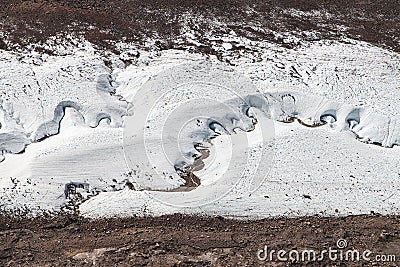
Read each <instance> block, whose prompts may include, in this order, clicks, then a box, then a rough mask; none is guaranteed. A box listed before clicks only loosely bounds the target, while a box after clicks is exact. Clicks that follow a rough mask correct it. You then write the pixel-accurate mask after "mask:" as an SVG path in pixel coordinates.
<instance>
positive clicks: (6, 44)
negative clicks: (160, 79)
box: [0, 0, 400, 54]
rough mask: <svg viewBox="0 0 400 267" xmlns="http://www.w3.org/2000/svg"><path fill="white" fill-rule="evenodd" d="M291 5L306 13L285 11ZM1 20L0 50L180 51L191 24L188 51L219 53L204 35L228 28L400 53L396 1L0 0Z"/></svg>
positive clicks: (257, 36) (268, 37)
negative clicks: (64, 40)
mask: <svg viewBox="0 0 400 267" xmlns="http://www.w3.org/2000/svg"><path fill="white" fill-rule="evenodd" d="M292 9H296V10H300V11H306V12H308V13H307V14H305V15H304V14H303V15H301V14H300V15H299V14H296V13H293V12H287V11H290V10H292ZM217 22H218V23H217ZM0 26H1V28H0V32H3V33H5V35H6V36H7V38H3V39H4V40H1V38H0V49H1V48H8V49H12V48H13V45H15V44H17V45H19V46H22V47H23V46H25V45H27V44H29V43H43V42H45V41H46V40H47V38H48V37H49V36H54V35H56V34H64V33H74V34H78V35H83V36H84V37H85V38H86V39H87V40H89V41H90V42H92V43H93V44H96V45H98V46H99V47H103V48H104V47H106V48H108V49H113V43H114V42H115V41H122V40H125V41H128V42H135V43H136V44H140V43H142V42H144V41H145V40H146V39H147V38H149V37H151V38H153V39H156V40H157V41H156V43H155V46H156V47H158V49H167V48H177V49H182V47H183V46H182V43H179V42H178V40H179V37H180V36H181V35H182V33H183V32H185V31H187V30H188V29H191V30H193V31H194V32H195V35H196V38H197V40H198V41H200V42H201V43H203V44H204V45H203V46H200V47H194V46H193V49H194V50H197V51H201V52H205V53H211V54H218V52H217V51H214V49H213V48H212V47H211V46H210V45H209V44H210V41H209V40H208V38H207V37H208V36H209V35H213V36H221V35H223V34H227V33H229V32H230V31H231V30H234V31H235V32H236V34H237V35H238V36H243V37H247V38H250V39H253V40H254V39H255V40H260V39H262V40H268V41H271V42H276V43H280V44H282V45H284V46H286V47H293V46H295V45H296V43H286V42H284V41H283V40H282V38H277V37H276V36H275V35H274V34H272V31H275V32H290V33H291V34H292V35H294V36H297V37H298V38H300V39H301V40H308V41H314V40H320V39H337V38H339V37H351V38H354V39H358V40H364V41H367V42H371V43H373V44H376V45H381V46H385V47H390V48H392V49H393V50H395V51H400V39H399V37H400V3H399V1H397V0H376V1H371V0H355V1H347V0H335V1H328V0H322V1H321V0H300V1H294V0H269V1H265V0H230V1H223V0H216V1H215V0H205V1H194V0H168V1H163V0H155V1H138V0H124V1H122V0H107V1H99V0H85V1H82V0H35V1H26V0H2V1H0ZM304 31H307V32H314V33H315V35H312V36H307V35H304ZM0 37H1V35H0ZM187 46H191V44H189V43H186V44H184V47H187ZM241 48H242V49H246V48H244V47H241Z"/></svg>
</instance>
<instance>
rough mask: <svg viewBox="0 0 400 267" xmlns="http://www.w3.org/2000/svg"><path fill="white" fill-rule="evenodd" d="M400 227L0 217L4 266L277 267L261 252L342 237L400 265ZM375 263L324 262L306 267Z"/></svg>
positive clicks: (320, 221) (344, 221)
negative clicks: (393, 258)
mask: <svg viewBox="0 0 400 267" xmlns="http://www.w3.org/2000/svg"><path fill="white" fill-rule="evenodd" d="M399 222H400V218H399V217H382V216H352V217H346V218H318V217H309V218H300V219H288V218H275V219H265V220H260V221H236V220H229V219H223V218H220V217H188V216H182V215H172V216H163V217H156V218H129V219H115V218H114V219H107V220H106V219H103V220H86V219H83V218H80V217H75V216H58V217H55V218H36V219H27V218H12V217H8V216H2V217H0V266H46V265H48V266H91V265H93V263H95V265H96V266H117V265H118V266H144V265H149V266H259V265H275V266H276V265H278V266H279V264H281V265H284V263H279V262H263V261H259V260H258V259H257V251H258V250H259V249H262V248H263V247H264V246H265V245H268V247H270V248H271V249H275V250H279V249H284V250H287V251H289V250H291V249H297V250H300V251H301V250H304V249H314V250H316V251H317V250H322V249H327V248H328V247H330V246H331V247H334V248H336V242H337V240H338V239H340V238H343V239H345V240H346V241H347V242H348V248H349V249H350V248H352V249H357V250H359V251H363V250H365V249H369V250H371V251H372V252H373V255H376V254H378V253H379V254H384V255H396V256H398V259H400V224H399ZM80 253H81V254H80ZM372 257H374V256H371V258H372ZM303 264H304V265H305V263H290V264H288V263H286V265H294V266H300V265H303ZM371 264H373V263H372V262H365V261H361V262H352V263H351V262H350V263H349V262H345V261H343V262H340V261H329V260H328V259H326V260H324V261H323V262H322V263H321V262H308V264H307V266H321V265H329V266H361V265H365V266H370V265H371ZM375 264H376V265H377V266H395V265H396V263H394V262H391V263H385V264H383V263H377V262H375Z"/></svg>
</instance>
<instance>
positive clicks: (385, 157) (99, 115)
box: [0, 39, 400, 217]
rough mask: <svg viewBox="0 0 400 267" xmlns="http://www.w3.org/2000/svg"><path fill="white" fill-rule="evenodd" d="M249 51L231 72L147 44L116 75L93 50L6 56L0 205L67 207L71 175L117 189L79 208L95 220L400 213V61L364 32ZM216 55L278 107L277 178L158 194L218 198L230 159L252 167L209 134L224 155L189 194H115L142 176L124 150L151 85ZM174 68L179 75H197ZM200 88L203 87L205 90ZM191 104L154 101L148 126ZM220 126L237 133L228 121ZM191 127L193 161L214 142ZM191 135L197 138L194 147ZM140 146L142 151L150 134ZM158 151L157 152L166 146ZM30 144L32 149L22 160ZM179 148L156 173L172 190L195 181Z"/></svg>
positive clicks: (272, 114)
mask: <svg viewBox="0 0 400 267" xmlns="http://www.w3.org/2000/svg"><path fill="white" fill-rule="evenodd" d="M245 45H249V46H250V45H251V46H254V49H255V50H257V51H258V52H257V53H256V54H257V55H256V56H255V54H244V55H242V56H240V57H237V56H235V54H234V53H232V54H230V53H228V52H227V54H226V58H227V59H229V62H230V63H231V65H230V66H226V65H225V64H223V63H221V62H219V61H218V60H217V59H215V58H213V57H211V58H209V57H205V56H202V55H197V54H189V53H186V52H183V51H174V50H167V51H163V52H157V53H156V52H144V51H141V52H140V57H139V59H138V60H137V61H136V62H135V64H133V65H131V66H129V67H127V68H122V67H116V66H119V65H118V64H114V69H113V70H111V69H109V68H108V67H106V66H105V64H104V62H103V59H102V56H100V55H99V54H97V53H96V51H95V50H93V49H91V48H90V47H89V48H88V47H86V48H85V49H82V50H77V51H75V52H74V53H72V54H71V55H67V56H63V57H60V56H59V57H51V56H43V55H35V54H32V55H20V54H14V53H10V52H4V51H0V53H1V56H0V69H1V72H0V86H1V87H0V88H1V95H0V123H1V128H0V150H1V151H3V154H4V158H5V159H4V161H3V162H2V163H0V201H1V202H0V203H1V205H2V208H5V209H15V208H24V207H26V208H28V209H29V210H32V211H35V210H39V209H44V210H53V209H54V210H57V209H59V208H60V207H61V206H62V205H63V204H65V202H66V200H65V197H64V185H65V184H66V183H68V182H88V183H89V184H90V185H91V187H93V188H99V189H101V190H107V191H109V192H104V193H100V194H99V195H97V196H94V197H92V198H90V199H89V200H87V201H86V202H84V203H83V204H82V205H81V206H80V211H81V213H82V214H83V215H85V216H95V217H98V216H130V215H134V214H136V215H146V214H152V215H158V214H168V213H174V212H184V213H205V214H221V215H224V216H234V217H265V216H277V215H287V216H299V215H312V214H324V215H334V214H340V215H346V214H360V213H369V212H370V211H375V212H380V213H384V214H392V213H399V211H398V206H397V205H396V203H398V202H399V200H400V199H399V197H400V196H399V195H398V190H399V187H398V180H399V179H400V168H399V167H398V166H400V165H399V164H400V154H399V152H400V150H399V147H398V145H399V144H400V121H398V119H397V118H398V114H399V111H400V105H399V104H400V55H399V54H397V53H394V52H390V51H387V50H384V49H382V48H378V47H374V46H372V45H369V44H367V43H362V42H356V41H353V40H347V42H342V43H339V42H333V41H324V42H322V41H321V42H316V43H310V44H304V45H303V46H301V47H300V48H298V49H295V50H289V49H284V48H281V47H277V46H275V45H272V44H268V43H252V42H248V43H245ZM231 47H232V46H231V45H230V40H229V39H226V40H224V43H223V48H224V49H226V50H227V51H230V50H231V49H230V48H231ZM204 61H208V62H212V63H213V64H214V65H217V66H218V65H221V66H222V67H221V68H230V69H232V70H234V71H235V72H237V73H239V74H240V75H243V77H246V78H247V79H249V81H250V82H251V83H253V85H252V86H251V89H249V87H246V89H244V90H243V91H242V92H241V93H243V94H244V96H245V97H246V96H247V97H248V98H246V100H247V101H248V102H249V103H253V104H254V105H255V106H257V105H258V107H260V105H259V103H262V108H261V109H264V110H268V112H267V114H268V116H269V118H272V119H273V121H275V125H274V128H275V130H274V139H273V143H274V153H273V155H274V156H273V159H272V158H270V157H267V158H265V161H268V162H270V163H271V164H267V165H265V166H266V167H265V168H266V169H265V173H263V174H264V175H265V177H266V178H265V180H264V181H263V183H262V184H261V186H260V188H259V189H258V190H257V191H255V192H253V193H249V191H248V188H247V187H246V185H247V183H248V181H246V180H241V181H240V182H238V183H232V181H229V180H224V179H222V182H220V183H219V186H220V187H221V188H222V189H229V190H230V191H229V190H228V191H229V193H228V194H226V195H224V196H223V197H222V198H218V199H217V200H215V201H214V202H212V203H211V204H209V205H206V206H201V207H192V208H178V207H175V206H173V205H165V204H163V203H161V202H160V201H158V200H157V199H171V200H174V199H176V200H182V199H191V198H198V197H199V196H203V195H204V194H207V192H210V194H213V193H215V192H213V191H212V190H208V189H207V188H212V186H213V179H212V175H210V174H216V175H218V174H221V173H225V172H226V166H231V165H230V162H236V161H237V162H239V163H241V161H239V159H240V157H243V155H244V154H243V152H241V153H231V152H230V151H231V150H232V148H234V147H233V146H231V145H229V140H228V139H226V137H224V136H226V135H221V136H218V137H217V138H215V139H213V140H212V141H211V143H213V144H214V145H213V146H211V147H209V149H210V151H211V155H212V157H211V159H212V160H211V159H210V158H209V159H208V161H207V159H206V160H205V161H204V163H205V168H204V169H203V170H200V171H197V172H195V174H196V175H197V176H198V177H199V178H200V180H201V181H202V184H201V186H199V187H198V188H196V189H194V190H192V191H189V192H167V191H151V190H150V191H149V190H144V191H135V190H129V189H124V190H121V191H116V192H115V191H113V188H115V187H113V185H115V183H116V182H120V181H122V180H123V179H125V178H126V173H127V172H129V171H130V170H132V168H131V167H132V166H129V165H130V164H129V162H128V163H127V161H126V160H127V159H126V155H124V149H123V146H124V140H123V137H124V129H123V126H124V124H126V123H127V122H128V121H129V118H132V117H134V116H135V113H134V112H135V109H136V110H137V107H138V102H135V101H137V99H138V98H137V97H138V94H139V93H140V92H141V90H142V89H143V88H142V86H143V85H144V86H146V84H149V81H150V82H151V80H152V79H154V77H157V75H159V74H160V73H165V71H168V70H169V69H171V68H172V69H174V68H175V69H179V68H180V66H182V64H192V65H193V64H194V65H196V64H197V63H198V64H201V62H204ZM115 62H117V63H118V60H116V61H115ZM174 75H175V78H176V79H178V80H179V79H180V78H182V77H181V76H184V75H185V72H175V73H174ZM224 82H225V81H224V79H223V78H222V77H221V83H224ZM150 84H151V83H150ZM192 89H193V88H192ZM203 89H204V90H207V89H208V90H209V91H213V94H215V96H216V98H217V97H221V95H222V94H223V91H221V89H220V88H219V87H216V88H214V87H213V88H211V87H210V88H203ZM153 90H154V92H151V90H149V91H148V92H147V93H146V94H145V95H146V96H148V98H149V99H152V98H155V96H157V88H153ZM253 90H254V92H253ZM142 92H143V91H142ZM196 92H199V94H200V93H201V90H200V88H198V90H196ZM139 99H140V98H139ZM179 99H180V98H179V96H177V97H176V98H172V101H171V103H167V104H166V106H160V107H157V106H155V113H154V114H155V115H154V116H153V117H149V118H150V121H151V119H152V118H153V120H154V122H153V124H150V127H153V126H155V125H157V123H160V121H157V118H158V117H157V114H158V115H159V116H161V117H160V118H162V115H163V113H165V111H168V106H171V107H172V109H173V105H174V104H177V103H180V102H179V101H178V100H179ZM260 99H261V100H262V101H261V102H259V100H260ZM174 101H175V102H174ZM144 103H145V102H144ZM208 104H209V106H207V103H201V105H202V107H203V108H205V110H207V107H208V110H207V111H208V112H209V111H213V112H216V111H218V110H217V106H218V105H217V106H215V103H212V101H211V102H210V103H208ZM135 105H136V106H135ZM139 107H140V105H139ZM153 108H154V107H153ZM139 110H140V109H139ZM183 110H184V109H183ZM200 110H201V109H200ZM127 112H128V113H127ZM157 112H158V113H157ZM238 112H239V113H236V114H235V115H240V111H238ZM217 113H218V112H217ZM126 114H129V117H124V116H125V115H126ZM185 114H186V115H187V114H189V113H187V112H182V116H181V117H180V115H179V113H177V114H175V115H174V116H177V117H176V118H175V117H174V120H173V121H179V119H181V120H182V121H185V120H187V118H186V117H185ZM136 115H137V114H136ZM147 115H148V114H143V116H145V117H144V118H146V116H147ZM226 115H228V114H226ZM231 115H232V114H231ZM242 115H243V113H242ZM225 118H226V117H225ZM235 118H237V119H238V123H242V129H243V130H249V129H251V128H253V127H255V128H256V131H257V125H254V122H252V121H251V120H249V121H246V117H245V116H242V117H240V116H238V117H235ZM166 121H167V122H168V120H166ZM287 122H291V123H287ZM222 126H226V129H228V128H229V127H228V125H227V122H224V123H222ZM307 126H309V127H307ZM317 126H318V127H317ZM177 127H178V125H177ZM239 128H241V127H239ZM150 129H152V128H150ZM189 129H191V130H190V131H188V132H187V133H186V134H187V135H186V137H187V138H184V139H183V140H184V141H185V142H184V143H183V144H182V146H183V151H184V152H186V154H187V155H192V154H193V155H194V154H196V150H193V144H194V143H196V142H197V143H201V142H203V141H204V136H201V135H199V134H198V133H199V132H198V131H197V132H196V131H194V130H193V129H194V128H190V127H189ZM193 133H197V134H195V135H193ZM229 133H230V134H232V131H228V136H231V137H232V136H235V135H237V136H238V137H237V138H239V139H238V140H242V139H240V136H242V135H246V138H247V139H248V138H249V134H250V140H256V139H257V138H258V137H257V135H256V134H253V135H251V133H252V132H249V133H245V132H243V131H238V132H237V133H236V134H232V135H229ZM209 134H210V133H208V134H207V135H205V136H208V137H209ZM48 136H50V137H49V138H46V139H44V140H42V139H43V138H44V137H48ZM189 137H192V139H191V140H192V141H193V142H192V143H189V144H188V143H187V142H186V140H190V138H189ZM196 138H197V139H196ZM40 140H41V141H40ZM131 140H132V142H133V145H135V144H139V143H141V142H142V140H140V139H137V140H136V139H134V137H133V138H132V139H131ZM36 141H40V142H36ZM136 141H137V142H138V143H135V142H136ZM255 143H257V142H255ZM372 143H373V144H375V145H373V144H372ZM218 144H220V145H218ZM125 145H126V143H125ZM154 145H155V146H154V147H152V146H150V147H151V148H152V149H153V152H154V154H155V155H157V153H160V149H158V148H157V142H156V140H155V141H154ZM253 145H254V144H253ZM185 146H186V147H185ZM25 147H26V148H25ZM171 147H172V146H171ZM170 150H171V149H170ZM233 151H235V150H233ZM238 151H241V150H238ZM19 152H23V153H20V154H15V153H19ZM125 152H126V151H125ZM10 153H14V154H10ZM190 153H192V154H190ZM197 153H198V152H197ZM252 153H253V154H252ZM170 154H171V155H175V156H172V157H175V160H176V161H175V162H170V164H169V165H168V164H164V163H162V162H161V161H160V164H159V166H157V167H158V168H160V169H163V170H165V171H166V172H167V173H168V174H171V175H172V176H174V177H175V178H174V182H170V183H169V185H171V187H170V188H161V189H171V188H177V187H179V186H181V185H182V183H183V180H182V179H181V178H180V177H178V176H176V175H177V174H176V172H175V170H176V166H178V165H179V162H181V161H180V160H179V158H178V157H177V156H176V154H174V153H170ZM246 155H247V154H246ZM249 155H257V153H256V152H249ZM143 156H144V155H137V158H135V159H134V161H137V162H139V163H140V158H141V157H143ZM156 162H157V161H156ZM185 164H186V165H187V164H189V165H190V164H193V161H190V160H187V161H186V163H185ZM185 164H183V165H182V166H186V165H185ZM232 166H233V168H237V169H242V168H245V166H242V165H240V164H237V165H232ZM139 170H140V168H139V169H138V171H139ZM131 175H132V174H131ZM135 175H136V176H138V177H139V176H140V175H139V174H133V176H135ZM138 177H136V178H138ZM166 177H169V175H166V176H165V177H164V178H163V177H159V178H158V177H154V178H153V181H151V183H150V184H149V185H146V186H144V188H151V189H160V187H159V186H157V182H160V181H161V180H157V179H166ZM133 178H135V177H133ZM152 186H153V188H152ZM207 186H209V187H207ZM139 187H140V186H139ZM222 191H224V190H222ZM211 198H212V197H211ZM213 199H214V198H213ZM172 202H174V201H172ZM174 203H175V202H174Z"/></svg>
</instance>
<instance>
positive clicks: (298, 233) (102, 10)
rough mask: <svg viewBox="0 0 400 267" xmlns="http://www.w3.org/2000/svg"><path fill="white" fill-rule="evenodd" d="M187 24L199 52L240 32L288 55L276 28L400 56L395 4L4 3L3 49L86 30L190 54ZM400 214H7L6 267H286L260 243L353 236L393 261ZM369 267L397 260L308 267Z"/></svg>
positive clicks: (105, 38) (398, 250)
mask: <svg viewBox="0 0 400 267" xmlns="http://www.w3.org/2000/svg"><path fill="white" fill-rule="evenodd" d="M291 9H297V10H300V11H306V12H311V13H308V15H300V16H297V15H295V13H290V12H286V11H288V10H291ZM310 14H314V15H310ZM215 21H218V22H220V23H218V24H217V23H215ZM184 29H192V30H193V31H194V32H195V35H196V38H197V40H199V41H201V42H202V43H203V44H204V45H203V46H200V47H193V49H195V50H196V51H198V52H203V53H207V54H216V55H217V56H218V53H219V52H218V51H214V50H213V48H212V47H211V45H210V41H209V39H208V38H207V37H208V36H209V35H213V36H220V35H223V34H227V33H229V32H230V31H231V30H233V31H235V32H236V34H237V35H238V36H242V37H246V38H250V39H252V40H268V41H271V42H275V43H278V44H281V45H283V46H285V47H288V48H291V47H294V46H296V43H286V42H284V41H283V39H280V38H276V36H274V35H273V34H272V33H271V32H272V31H275V32H290V33H291V34H292V35H294V36H296V37H298V38H300V39H301V40H306V41H315V40H320V39H339V38H341V37H350V38H354V39H357V40H363V41H367V42H370V43H372V44H375V45H379V46H383V47H387V48H390V49H392V50H394V51H398V52H400V2H399V1H398V0H376V1H370V0H364V1H361V0H355V1H346V0H336V1H328V0H307V1H306V0H298V1H294V0H270V1H263V0H231V1H221V0H214V1H213V0H205V1H194V0H169V1H162V0H154V1H138V0H125V1H122V0H108V1H99V0H33V1H32V0H30V1H27V0H1V1H0V49H9V50H13V49H19V48H26V47H27V45H29V44H31V43H36V44H41V43H44V42H46V40H47V39H48V38H49V37H50V36H54V35H57V34H60V35H64V34H67V33H72V34H74V35H81V36H83V37H85V38H86V39H87V40H89V41H90V42H91V43H93V44H94V45H96V46H98V47H99V48H105V49H109V50H112V51H113V52H116V53H117V52H118V51H116V50H115V47H114V44H115V42H116V41H122V40H124V41H127V42H135V44H138V45H141V44H143V43H144V41H145V40H146V39H147V38H149V37H151V38H153V39H157V42H156V43H155V46H154V48H155V49H168V48H176V49H187V48H188V47H190V46H191V44H190V43H184V44H182V43H179V42H178V41H177V40H178V39H179V37H180V36H182V32H183V31H184ZM260 29H261V30H260ZM304 31H307V32H310V31H313V32H315V35H313V36H307V35H304V34H303V32H304ZM236 48H237V49H246V48H244V47H236ZM44 52H48V53H51V51H44ZM399 219H400V218H399V217H383V216H350V217H346V218H319V217H310V218H298V219H288V218H286V219H285V218H278V219H266V220H261V221H235V220H227V219H222V218H214V217H207V218H204V217H187V216H182V215H173V216H164V217H157V218H129V219H116V218H114V219H107V220H106V219H104V220H92V221H90V220H86V219H83V218H80V217H76V216H64V215H59V216H56V217H49V218H43V217H42V218H35V219H29V218H26V217H18V218H15V217H10V216H8V215H2V216H0V266H46V265H48V266H81V265H85V266H90V265H97V266H117V265H118V266H138V265H139V266H140V265H150V266H246V265H247V266H259V265H266V266H271V265H272V266H277V265H279V264H281V265H285V264H284V263H278V262H274V263H271V262H262V261H259V260H257V251H258V250H259V249H261V248H263V247H264V245H268V246H269V247H270V248H272V249H275V250H279V249H285V250H291V249H298V250H303V249H315V250H322V249H326V248H327V247H330V246H331V247H335V246H336V241H337V240H338V239H339V238H344V239H346V240H347V241H348V243H349V248H355V249H358V250H360V251H362V250H365V249H369V250H371V251H373V253H374V254H373V255H374V256H375V255H376V254H379V253H381V254H386V255H389V254H393V255H396V257H397V258H398V260H400V224H399V222H400V220H399ZM96 249H100V250H96ZM80 253H81V254H80ZM82 253H83V254H82ZM85 253H87V254H85ZM96 253H97V254H96ZM85 255H86V256H85ZM78 258H81V259H78ZM373 264H374V265H377V266H397V265H398V264H396V263H395V262H387V263H382V262H372V263H371V262H356V263H351V264H350V263H349V262H339V261H336V262H334V261H328V260H327V259H325V260H324V261H323V262H310V263H308V264H307V266H326V265H329V266H351V265H353V266H361V265H365V266H370V265H373ZM286 265H298V266H299V265H304V263H291V264H289V263H286Z"/></svg>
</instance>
